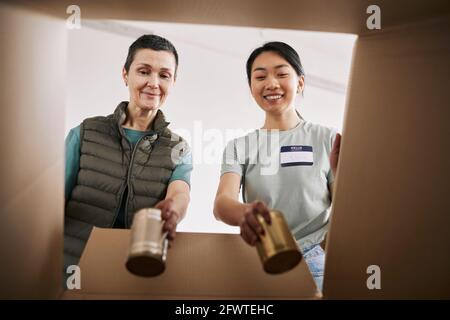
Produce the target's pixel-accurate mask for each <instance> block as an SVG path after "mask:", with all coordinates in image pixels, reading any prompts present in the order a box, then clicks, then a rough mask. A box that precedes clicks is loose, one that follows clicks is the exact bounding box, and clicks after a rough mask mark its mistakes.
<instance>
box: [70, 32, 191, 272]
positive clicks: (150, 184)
mask: <svg viewBox="0 0 450 320" xmlns="http://www.w3.org/2000/svg"><path fill="white" fill-rule="evenodd" d="M177 66H178V54H177V51H176V50H175V47H174V46H173V45H172V44H171V43H170V42H169V41H168V40H166V39H164V38H161V37H159V36H156V35H144V36H142V37H140V38H139V39H137V40H136V41H135V42H133V44H131V46H130V48H129V51H128V56H127V59H126V62H125V65H124V67H123V71H122V76H123V81H124V83H125V85H126V86H128V89H129V93H130V98H129V102H128V101H124V102H121V103H120V104H119V105H118V106H117V108H116V109H115V111H114V113H113V114H110V115H108V116H106V117H105V116H99V117H93V118H88V119H85V120H84V121H83V122H82V123H81V125H80V126H77V127H75V128H73V129H72V130H71V131H70V133H69V135H68V136H67V138H66V181H65V187H66V190H65V191H66V192H65V197H66V207H65V224H64V226H65V228H64V242H65V243H64V265H65V269H64V272H65V271H66V268H67V266H69V265H76V264H78V261H79V258H80V256H81V254H82V252H83V249H84V247H85V244H86V241H87V239H88V237H89V234H90V232H91V230H92V228H93V226H96V227H102V228H130V226H131V223H132V220H133V215H134V213H135V212H136V211H137V210H139V209H141V208H148V207H156V208H159V209H161V211H162V218H163V219H164V220H165V223H164V229H165V231H168V238H169V240H173V239H174V237H175V230H176V226H177V224H178V223H179V222H180V220H181V219H183V217H184V215H185V213H186V209H187V206H188V203H189V191H190V172H191V170H192V164H191V156H190V151H189V146H188V145H187V144H186V142H185V141H184V140H183V139H182V138H181V137H179V136H177V135H175V134H174V133H172V132H171V131H170V129H169V128H168V125H169V123H168V122H167V121H166V119H165V117H164V114H163V113H162V111H161V110H160V108H161V106H162V105H163V104H164V101H165V100H166V98H167V96H168V95H169V93H170V89H171V88H172V86H173V85H174V83H175V79H176V75H177Z"/></svg>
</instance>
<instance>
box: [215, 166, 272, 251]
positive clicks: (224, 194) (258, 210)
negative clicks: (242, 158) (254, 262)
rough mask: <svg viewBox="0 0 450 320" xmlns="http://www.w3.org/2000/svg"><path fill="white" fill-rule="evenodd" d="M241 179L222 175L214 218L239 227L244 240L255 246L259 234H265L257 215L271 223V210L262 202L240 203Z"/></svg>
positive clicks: (232, 174) (230, 173)
mask: <svg viewBox="0 0 450 320" xmlns="http://www.w3.org/2000/svg"><path fill="white" fill-rule="evenodd" d="M240 179H241V177H240V176H239V175H238V174H236V173H232V172H229V173H225V174H223V175H222V177H221V178H220V183H219V188H218V190H217V194H216V199H215V202H214V216H215V217H216V218H217V219H220V220H222V221H223V222H225V223H227V224H230V225H233V226H239V227H240V229H241V236H242V238H243V239H244V240H245V242H247V243H248V244H249V245H251V246H254V245H255V244H256V241H258V238H259V234H263V228H262V226H261V224H260V223H259V222H258V219H256V214H261V215H262V216H263V217H264V219H265V220H266V221H267V223H270V215H269V209H268V208H267V206H266V205H265V203H264V202H262V201H253V202H251V203H245V204H244V203H241V202H239V200H238V199H239V187H240Z"/></svg>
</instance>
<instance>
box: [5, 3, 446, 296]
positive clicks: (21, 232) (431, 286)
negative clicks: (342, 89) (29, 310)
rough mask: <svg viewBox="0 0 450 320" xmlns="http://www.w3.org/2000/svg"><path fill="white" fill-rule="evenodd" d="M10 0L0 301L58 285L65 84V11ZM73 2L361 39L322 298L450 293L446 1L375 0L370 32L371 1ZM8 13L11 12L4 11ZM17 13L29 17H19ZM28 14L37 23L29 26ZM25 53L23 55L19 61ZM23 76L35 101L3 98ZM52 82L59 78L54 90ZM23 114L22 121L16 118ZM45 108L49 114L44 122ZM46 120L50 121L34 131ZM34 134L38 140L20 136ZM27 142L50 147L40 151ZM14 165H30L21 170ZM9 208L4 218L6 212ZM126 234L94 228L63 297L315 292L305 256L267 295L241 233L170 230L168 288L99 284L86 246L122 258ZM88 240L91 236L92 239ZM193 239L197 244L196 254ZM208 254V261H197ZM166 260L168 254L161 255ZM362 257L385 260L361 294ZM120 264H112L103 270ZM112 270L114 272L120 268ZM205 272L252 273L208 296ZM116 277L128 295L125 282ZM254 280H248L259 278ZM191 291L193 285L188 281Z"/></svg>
mask: <svg viewBox="0 0 450 320" xmlns="http://www.w3.org/2000/svg"><path fill="white" fill-rule="evenodd" d="M9 2H10V3H11V4H14V5H5V4H1V5H0V10H1V11H0V12H1V18H2V19H0V21H1V23H2V25H1V28H0V30H1V32H2V33H1V36H2V38H1V39H2V46H1V50H2V51H1V53H2V60H1V61H0V65H1V67H2V70H3V69H5V70H6V71H7V72H6V74H8V75H10V76H11V78H9V79H8V81H7V82H5V84H4V86H2V88H0V90H1V99H2V100H1V102H2V106H3V107H2V112H3V114H2V115H3V116H2V120H1V121H2V126H0V128H2V130H4V131H2V133H3V134H2V135H1V137H2V139H3V140H2V146H1V150H2V152H5V153H4V154H6V155H7V156H5V157H4V160H2V161H5V160H6V161H5V162H2V166H1V179H2V180H3V181H7V183H11V185H10V186H9V187H8V188H5V187H2V192H1V194H0V197H1V199H3V200H4V199H7V200H8V199H13V200H11V201H7V202H6V203H7V204H6V205H4V202H3V201H2V202H1V203H2V214H3V215H2V219H3V220H2V224H1V225H2V247H1V249H2V250H1V258H2V261H7V263H4V264H3V265H2V269H1V274H0V280H1V283H2V287H1V296H2V297H13V298H15V297H41V298H45V297H54V296H55V292H58V290H59V288H60V283H59V282H58V280H57V279H58V275H59V274H58V272H56V270H57V269H58V268H57V267H58V264H59V263H60V262H61V260H62V247H61V245H60V241H61V239H62V223H61V219H62V216H63V208H62V204H61V203H62V200H61V199H62V193H63V185H62V181H63V172H62V170H60V167H58V165H57V164H56V163H57V159H59V158H60V157H61V156H62V152H63V148H62V141H63V129H62V125H63V123H64V117H63V114H62V112H63V110H62V106H63V97H62V96H61V92H63V89H64V88H63V85H62V84H63V83H64V81H63V79H62V77H61V75H62V73H61V72H62V70H64V67H63V65H64V64H63V62H62V61H63V60H64V58H65V52H64V50H61V51H58V48H59V49H61V48H65V46H64V42H63V38H64V24H65V19H66V18H67V17H68V14H67V13H66V12H65V10H66V6H64V5H62V4H61V2H60V1H57V0H47V1H29V0H28V1H27V0H21V1H9ZM78 4H79V5H80V7H81V9H82V12H81V14H82V19H84V18H108V19H134V20H152V21H166V22H190V23H206V24H224V25H240V26H256V27H275V28H292V29H301V30H315V31H330V32H348V33H354V34H358V35H359V39H358V41H357V44H356V46H355V54H354V63H353V66H352V73H351V79H350V86H349V89H348V101H347V109H346V116H345V123H344V130H343V140H342V145H341V148H342V149H341V157H340V164H339V173H338V176H337V180H336V183H335V191H334V204H333V211H332V220H331V226H330V233H329V236H328V238H327V258H326V270H325V280H324V297H325V298H332V299H334V298H450V280H449V277H450V272H449V270H450V259H449V254H448V252H450V247H449V246H450V233H449V232H448V230H447V229H448V226H449V225H450V223H449V222H450V221H449V219H450V215H449V214H448V212H449V210H448V204H447V203H446V201H445V200H446V192H445V191H447V190H448V186H447V184H448V180H449V179H448V177H449V176H450V175H449V166H448V164H449V163H450V158H449V152H448V151H447V149H448V146H449V138H448V137H449V136H450V134H449V133H450V132H449V130H448V128H449V126H448V124H447V121H448V119H449V118H450V117H449V108H448V105H449V102H450V97H449V93H448V92H449V90H448V83H449V74H450V72H449V71H448V70H449V69H450V68H449V45H448V43H449V42H448V39H449V34H450V31H449V24H450V18H449V15H450V6H448V1H447V0H435V1H421V0H417V1H411V0H399V1H389V0H385V1H381V0H379V1H376V4H377V5H379V6H380V8H381V19H382V20H381V21H382V29H381V30H368V29H367V28H366V21H365V19H366V18H367V17H368V15H367V14H366V13H365V11H366V8H367V7H368V6H369V5H371V4H374V3H373V1H369V0H367V1H365V0H363V1H353V0H341V1H325V0H318V1H302V0H296V1H285V2H284V3H281V2H277V4H276V5H274V2H273V1H258V0H248V1H242V0H230V1H219V0H218V1H209V0H193V1H170V2H168V1H145V2H141V1H138V0H135V1H120V0H116V1H108V2H103V1H101V2H100V1H96V2H94V1H84V0H80V1H78ZM20 8H25V9H26V10H23V9H20ZM11 10H13V11H14V12H16V13H18V14H19V16H17V15H15V14H11ZM25 11H29V12H28V13H26V14H25ZM37 12H44V13H46V14H50V15H53V16H56V17H58V19H59V20H58V21H59V25H58V26H56V27H55V26H52V27H51V28H49V27H48V26H47V24H46V21H47V20H48V21H53V20H52V19H53V18H51V17H50V16H43V15H41V14H38V13H37ZM22 14H23V15H24V16H22ZM35 18H37V19H38V20H34V19H35ZM29 19H31V20H29ZM29 21H34V22H36V21H37V22H36V25H32V24H31V23H29ZM10 30H14V31H11V32H10ZM17 30H19V31H17ZM24 36H26V37H27V38H26V39H28V41H27V42H23V43H27V45H28V44H29V43H31V44H32V46H31V48H35V46H37V45H38V44H39V43H42V45H43V46H45V47H47V46H48V45H49V44H50V45H51V48H53V49H54V50H44V49H43V47H39V46H37V47H36V48H38V50H37V51H32V50H30V51H26V50H23V47H20V46H19V44H20V43H22V42H21V41H23V37H24ZM5 39H6V41H7V42H5ZM5 43H6V44H7V45H4V44H5ZM11 46H13V47H15V46H16V47H18V48H22V50H19V53H20V54H18V52H17V51H14V50H10V48H11ZM36 52H39V53H41V54H42V52H45V53H46V54H48V55H49V56H48V61H51V63H47V64H45V66H46V68H47V69H46V71H45V72H42V71H40V69H35V67H37V64H33V63H32V62H33V57H35V56H36ZM4 57H6V59H5V58H4ZM42 61H47V60H45V59H43V58H40V59H39V62H40V63H42ZM28 62H29V63H30V64H26V65H23V63H28ZM18 65H20V66H21V67H19V69H18V70H23V71H26V70H31V71H29V72H28V73H27V74H28V75H32V77H28V78H24V77H19V76H15V75H14V73H13V72H12V71H11V70H10V69H8V68H10V67H11V66H18ZM47 71H48V72H47ZM42 77H44V78H42ZM45 77H47V78H45ZM24 79H25V80H26V83H27V90H29V94H28V96H29V97H30V99H31V100H30V101H28V100H26V101H25V100H24V101H18V102H17V101H15V100H12V98H11V97H15V96H20V89H21V88H23V83H24V82H25V81H24ZM55 85H58V86H59V85H61V87H59V88H57V89H54V88H53V86H55ZM52 89H54V90H52ZM12 102H14V103H12ZM11 106H13V108H11ZM8 107H9V108H8ZM58 107H59V108H58ZM30 111H32V113H30ZM30 114H32V118H31V117H30V118H27V117H24V116H23V115H30ZM49 114H51V115H52V120H53V121H48V119H49V116H48V115H49ZM18 119H20V121H18ZM42 123H46V126H45V127H43V126H40V125H41V124H42ZM13 124H14V125H13ZM33 124H36V126H33ZM11 128H13V129H14V130H16V131H22V132H25V133H24V135H23V136H21V137H20V141H13V143H11V141H10V140H6V139H5V137H8V134H7V133H8V132H9V130H10V129H11ZM30 128H31V129H32V130H30ZM21 129H23V130H21ZM25 129H26V130H25ZM30 137H33V138H34V137H40V139H37V140H27V138H30ZM36 143H37V144H36ZM36 147H38V148H36ZM36 149H38V150H46V152H41V153H37V152H35V150H36ZM5 150H6V151H5ZM23 154H25V155H26V156H27V157H28V156H29V157H30V158H31V157H33V160H34V161H33V162H31V163H30V161H29V159H27V157H23ZM17 168H26V170H28V171H18V170H17ZM23 172H26V173H27V175H23ZM24 177H25V178H24ZM33 179H34V181H35V183H34V184H33V183H32V182H33V181H32V180H33ZM5 185H6V184H5ZM27 186H28V187H29V189H26V187H27ZM22 190H26V191H22ZM58 194H59V195H60V196H61V198H60V200H58V198H57V197H58ZM6 209H7V210H6ZM5 210H6V211H7V214H4V212H5ZM126 232H127V231H117V230H108V231H98V230H96V231H95V233H94V234H93V237H94V238H93V240H92V239H91V240H92V241H90V244H89V245H88V251H86V253H85V255H84V256H83V259H82V262H81V263H82V270H84V271H82V272H83V273H82V274H83V277H84V279H85V280H82V281H83V283H84V285H83V288H82V290H81V292H78V293H74V292H71V293H66V295H65V297H67V298H71V297H76V298H105V297H111V298H112V297H114V298H119V297H122V296H125V297H130V296H133V297H136V298H148V297H149V296H151V297H167V298H175V297H182V298H187V297H189V298H194V297H203V298H207V297H225V298H228V297H232V298H239V297H244V296H254V297H261V298H262V296H258V295H256V296H255V294H257V293H258V292H259V294H262V293H261V292H271V294H273V295H272V296H271V298H283V297H286V295H287V294H288V293H289V294H290V295H291V296H295V295H297V296H302V297H315V295H314V291H311V290H310V289H311V286H310V285H312V280H311V279H310V278H308V276H307V273H306V266H305V265H304V264H302V265H301V266H300V267H299V269H298V270H296V271H295V272H298V275H297V274H296V276H298V278H297V277H296V280H299V279H300V280H301V281H299V282H300V283H302V288H298V287H291V289H290V290H291V291H289V292H288V293H287V292H286V291H280V290H279V287H277V286H278V285H279V283H272V282H270V281H269V282H270V283H269V284H267V287H264V289H267V290H261V288H262V287H261V286H262V285H261V283H265V282H264V281H263V282H261V279H262V278H259V276H257V275H253V278H244V277H241V275H243V274H247V273H246V272H248V271H249V270H250V269H246V268H250V267H251V268H253V269H252V270H257V269H256V264H257V262H258V261H257V256H256V253H255V252H253V253H252V252H250V251H249V250H251V249H250V248H246V247H245V246H239V245H238V243H239V241H238V240H240V239H239V237H238V236H236V235H235V236H233V235H208V234H201V235H200V234H179V235H178V237H177V242H176V244H175V245H174V248H173V249H171V251H170V254H169V261H168V266H169V268H172V267H173V266H177V268H176V269H175V271H171V272H174V275H173V276H174V277H175V276H178V275H183V280H182V286H180V287H179V288H176V287H175V286H174V285H173V283H172V284H171V282H170V281H169V279H166V280H167V281H168V284H171V286H169V288H171V290H169V291H168V290H167V289H166V290H165V289H164V288H162V287H159V288H160V289H161V290H158V291H151V290H154V289H152V288H154V287H152V288H148V287H146V285H145V284H143V283H142V282H137V280H136V279H132V278H128V277H127V276H124V277H120V278H119V279H117V281H118V282H116V281H112V282H106V283H105V282H99V280H98V279H99V277H100V276H101V275H102V274H103V273H104V274H105V276H107V277H108V278H110V277H112V275H113V274H112V273H111V272H110V271H108V270H109V269H106V270H101V266H102V265H103V264H94V265H91V262H90V261H91V260H92V261H96V260H95V259H98V257H96V255H97V254H96V253H95V250H94V249H96V246H97V245H98V246H99V247H102V248H105V249H102V252H108V251H110V254H109V255H107V256H103V257H102V259H104V260H105V261H109V260H108V259H113V260H114V259H119V256H117V254H118V252H117V251H115V249H116V247H117V248H118V247H121V248H123V247H124V246H125V245H126V243H127V241H125V240H126V239H124V238H126V236H125V235H126ZM116 233H117V238H116ZM107 234H109V235H111V237H109V236H107ZM97 236H98V238H97V239H96V237H97ZM180 239H181V240H180ZM94 240H95V241H97V240H98V243H97V242H96V244H95V245H92V243H94ZM106 241H107V242H109V244H108V246H107V245H106V243H105V242H106ZM124 241H125V242H124ZM241 242H242V241H241ZM8 244H11V245H8ZM112 244H114V245H115V246H116V247H115V246H113V245H112ZM91 247H92V249H91ZM108 248H109V249H108ZM177 248H178V249H177ZM181 248H183V249H181ZM196 248H201V249H202V250H201V251H202V252H201V253H199V252H198V251H196V250H195V249H196ZM218 248H220V249H222V250H218ZM224 248H228V250H224ZM230 248H231V249H232V250H229V249H230ZM236 248H237V249H236ZM246 251H247V252H246ZM30 252H32V254H31V256H30ZM177 252H179V254H176V253H177ZM194 252H195V254H199V255H201V256H202V257H203V260H199V261H194V260H192V262H191V263H192V265H194V264H195V263H196V264H195V266H196V267H199V268H204V269H202V270H203V274H202V277H201V276H200V275H199V274H197V273H195V272H194V271H193V270H190V268H193V267H192V266H191V267H189V268H188V269H187V270H188V271H192V272H187V271H186V269H185V266H186V264H185V261H187V260H189V257H190V255H191V254H194ZM230 252H231V253H230ZM245 252H246V253H247V254H244V253H245ZM94 253H95V254H94ZM206 253H209V255H210V256H211V255H213V256H215V257H216V259H214V260H210V259H206V258H208V256H206V255H204V254H206ZM122 254H123V251H122ZM252 254H253V257H254V258H255V259H253V260H252V259H251V257H252ZM230 255H231V256H230ZM236 255H237V257H240V258H242V259H248V260H247V262H248V263H249V265H245V266H242V269H241V267H239V273H237V274H236V273H231V272H222V273H214V272H216V269H212V267H213V266H215V267H217V266H218V265H220V266H222V268H226V271H229V270H234V269H233V268H235V266H234V265H233V263H234V262H235V261H236V260H232V259H230V258H236ZM225 257H226V258H227V259H225ZM122 258H124V257H123V256H122ZM173 261H177V263H176V264H171V263H172V262H173ZM88 263H89V264H88ZM369 265H379V266H380V267H381V286H382V289H381V290H369V289H368V288H367V286H366V280H367V278H368V276H369V275H368V274H367V272H366V270H367V267H368V266H369ZM117 266H119V264H117V265H115V266H114V267H111V268H118V267H117ZM178 267H179V268H178ZM91 268H92V269H91ZM113 270H116V269H113ZM171 270H174V269H171ZM211 270H213V271H211ZM219 270H220V271H223V269H221V268H219ZM116 271H119V273H120V269H119V270H116ZM122 271H123V270H122ZM293 272H294V271H293ZM295 272H294V273H295ZM167 274H169V270H168V273H167ZM41 275H42V276H41ZM219 276H221V277H219ZM286 276H288V275H286ZM203 277H204V278H205V279H208V280H211V281H212V282H211V283H214V285H215V286H217V284H218V283H220V281H222V280H220V279H226V280H230V279H231V280H239V281H242V283H245V284H248V282H246V281H249V279H253V280H252V281H254V282H252V283H250V284H251V285H250V286H247V285H245V286H244V285H240V286H239V287H238V286H237V285H233V283H235V282H233V281H232V282H229V281H227V282H223V283H222V284H223V287H221V288H222V289H220V290H219V289H216V290H214V292H213V294H212V295H210V293H211V292H210V291H211V287H208V283H206V282H202V281H203ZM261 277H262V275H261ZM161 279H162V278H161ZM161 279H160V280H156V281H162V280H161ZM308 279H309V280H308ZM128 280H130V282H128ZM256 280H259V281H256ZM283 281H284V280H283ZM118 283H120V285H121V286H122V287H123V288H124V290H125V291H121V288H119V287H118ZM254 283H257V284H258V286H256V287H255V286H254ZM293 283H297V282H295V281H294V282H293ZM308 283H309V284H308ZM200 284H201V285H200ZM159 285H161V284H159ZM303 285H304V286H303ZM191 286H193V288H194V289H195V290H190V289H191ZM214 288H220V287H219V286H218V287H214ZM277 288H278V289H277ZM308 288H309V289H308ZM119 289H120V290H119ZM147 289H148V290H150V291H148V290H147ZM188 289H189V290H188ZM275 289H276V290H275ZM303 289H305V290H304V291H303ZM182 290H184V291H182ZM242 290H244V291H242ZM277 290H278V291H277ZM296 290H298V291H296Z"/></svg>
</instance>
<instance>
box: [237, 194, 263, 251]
mask: <svg viewBox="0 0 450 320" xmlns="http://www.w3.org/2000/svg"><path fill="white" fill-rule="evenodd" d="M246 206H247V208H246V209H245V213H244V215H243V216H242V218H241V220H240V222H239V227H240V229H241V237H242V238H243V239H244V241H245V242H247V243H248V244H249V245H251V246H254V245H255V244H256V242H258V241H259V237H260V236H261V235H264V229H263V227H262V226H261V223H260V222H259V221H258V218H257V217H256V215H258V214H259V215H261V216H262V217H263V218H264V220H265V221H266V222H267V223H268V224H270V223H271V220H270V214H269V208H268V207H267V205H266V204H265V203H264V202H262V201H253V202H251V203H248V204H247V205H246Z"/></svg>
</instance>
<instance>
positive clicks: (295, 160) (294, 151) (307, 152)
mask: <svg viewBox="0 0 450 320" xmlns="http://www.w3.org/2000/svg"><path fill="white" fill-rule="evenodd" d="M313 163H314V160H313V148H312V146H283V147H281V150H280V164H281V166H282V167H291V166H312V165H313Z"/></svg>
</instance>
